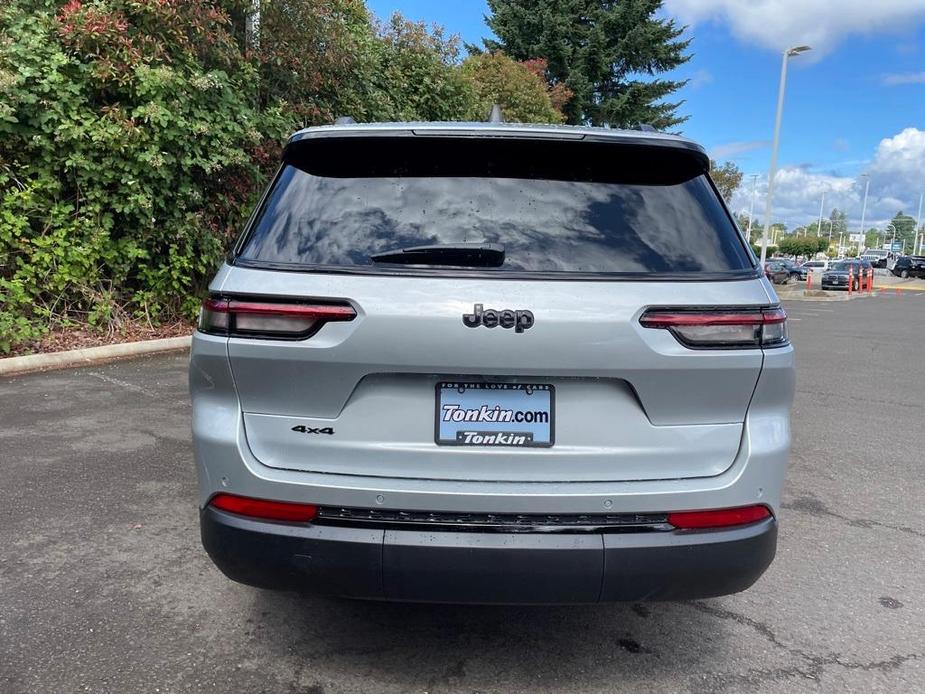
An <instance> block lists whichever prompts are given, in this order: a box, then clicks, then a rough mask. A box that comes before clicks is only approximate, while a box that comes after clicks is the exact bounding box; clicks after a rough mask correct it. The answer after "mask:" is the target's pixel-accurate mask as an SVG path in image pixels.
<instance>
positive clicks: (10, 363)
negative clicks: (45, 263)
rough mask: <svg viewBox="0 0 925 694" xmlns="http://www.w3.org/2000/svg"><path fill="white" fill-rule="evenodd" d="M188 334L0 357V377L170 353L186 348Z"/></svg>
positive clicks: (188, 344) (188, 343) (187, 346)
mask: <svg viewBox="0 0 925 694" xmlns="http://www.w3.org/2000/svg"><path fill="white" fill-rule="evenodd" d="M191 339H192V338H191V337H190V336H189V335H186V336H184V337H165V338H163V339H160V340H143V341H141V342H123V343H122V344H116V345H103V346H101V347H86V348H84V349H72V350H68V351H66V352H50V353H48V354H27V355H26V356H23V357H8V358H6V359H0V376H12V375H14V374H23V373H29V372H30V371H47V370H50V369H67V368H73V367H75V366H88V365H89V364H95V363H99V362H104V361H112V360H113V359H122V358H124V357H136V356H139V355H142V354H154V353H156V352H172V351H175V350H181V349H189V346H190V341H191Z"/></svg>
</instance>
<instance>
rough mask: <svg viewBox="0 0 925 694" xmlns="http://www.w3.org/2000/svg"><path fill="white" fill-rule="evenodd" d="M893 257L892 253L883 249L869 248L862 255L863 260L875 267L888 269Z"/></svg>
mask: <svg viewBox="0 0 925 694" xmlns="http://www.w3.org/2000/svg"><path fill="white" fill-rule="evenodd" d="M892 257H893V254H892V253H890V251H888V250H886V249H881V248H868V249H867V250H865V251H864V253H862V254H861V258H862V259H864V260H867V261H870V264H871V265H872V266H873V267H886V265H887V262H888V261H889V260H891V259H892Z"/></svg>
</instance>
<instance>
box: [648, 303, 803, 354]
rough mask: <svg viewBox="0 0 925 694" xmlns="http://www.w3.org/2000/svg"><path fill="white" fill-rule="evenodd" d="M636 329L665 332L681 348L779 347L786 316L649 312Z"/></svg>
mask: <svg viewBox="0 0 925 694" xmlns="http://www.w3.org/2000/svg"><path fill="white" fill-rule="evenodd" d="M639 323H640V325H642V327H644V328H661V329H664V330H669V331H670V332H671V333H672V334H673V335H674V336H675V338H676V339H677V340H678V342H680V343H681V344H683V345H686V346H688V347H694V348H701V349H754V348H756V347H782V346H784V345H787V344H789V341H788V338H787V314H786V313H784V309H782V308H780V307H775V308H760V309H736V308H730V309H710V310H708V311H703V310H696V309H690V310H688V309H667V308H666V309H661V308H655V309H649V310H648V311H646V312H645V313H644V314H643V315H642V318H640V319H639Z"/></svg>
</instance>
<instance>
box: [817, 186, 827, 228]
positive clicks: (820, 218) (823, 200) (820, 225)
mask: <svg viewBox="0 0 925 694" xmlns="http://www.w3.org/2000/svg"><path fill="white" fill-rule="evenodd" d="M823 207H825V191H822V202H820V203H819V223H818V224H817V225H816V236H822V208H823Z"/></svg>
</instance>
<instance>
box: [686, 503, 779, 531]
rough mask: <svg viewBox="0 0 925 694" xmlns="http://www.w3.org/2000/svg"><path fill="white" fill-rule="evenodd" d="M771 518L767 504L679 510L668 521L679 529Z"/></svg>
mask: <svg viewBox="0 0 925 694" xmlns="http://www.w3.org/2000/svg"><path fill="white" fill-rule="evenodd" d="M765 518H771V511H770V510H769V509H768V507H767V506H763V505H760V504H759V505H755V506H739V507H737V508H718V509H713V510H710V511H678V512H676V513H669V514H668V522H669V523H670V524H671V525H673V526H674V527H676V528H677V529H678V530H705V529H708V528H730V527H732V526H736V525H748V524H750V523H757V522H758V521H762V520H764V519H765Z"/></svg>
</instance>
